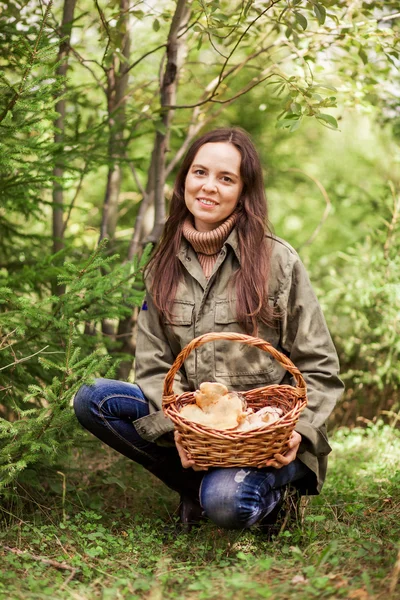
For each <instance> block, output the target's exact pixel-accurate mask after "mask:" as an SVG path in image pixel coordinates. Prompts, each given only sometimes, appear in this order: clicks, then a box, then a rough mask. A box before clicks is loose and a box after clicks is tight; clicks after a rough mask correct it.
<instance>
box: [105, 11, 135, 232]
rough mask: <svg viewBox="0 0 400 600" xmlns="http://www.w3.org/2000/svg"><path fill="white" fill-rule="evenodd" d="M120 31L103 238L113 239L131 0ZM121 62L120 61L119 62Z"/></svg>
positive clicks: (110, 103)
mask: <svg viewBox="0 0 400 600" xmlns="http://www.w3.org/2000/svg"><path fill="white" fill-rule="evenodd" d="M118 28H119V31H120V32H122V44H121V50H122V56H123V59H126V60H121V59H119V57H118V54H117V53H115V54H114V57H113V62H112V65H111V67H110V69H109V71H108V77H107V110H108V122H109V142H108V158H109V170H108V176H107V185H106V191H105V195H104V203H103V215H102V223H101V230H100V240H99V241H101V240H102V239H104V238H105V237H108V238H110V240H112V239H113V238H114V235H115V229H116V226H117V222H118V199H119V192H120V188H121V181H122V170H121V167H120V165H119V160H120V159H121V157H122V156H123V155H124V152H123V148H122V144H123V137H124V126H125V120H126V116H125V103H126V101H125V95H126V88H127V85H128V79H129V75H128V73H127V64H128V59H129V53H130V35H129V0H120V18H119V21H118ZM118 63H119V64H118Z"/></svg>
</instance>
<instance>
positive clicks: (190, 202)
mask: <svg viewBox="0 0 400 600" xmlns="http://www.w3.org/2000/svg"><path fill="white" fill-rule="evenodd" d="M241 160H242V157H241V154H240V152H239V150H238V149H237V148H236V147H235V146H234V145H233V144H230V143H228V142H212V143H207V144H203V146H201V147H200V149H199V150H198V152H197V154H196V156H195V157H194V160H193V163H192V164H191V166H190V168H189V171H188V174H187V176H186V180H185V204H186V206H187V208H188V210H189V211H190V212H191V213H192V215H193V217H194V225H195V227H196V229H197V231H212V230H213V229H215V228H216V227H218V226H219V225H221V223H223V222H224V221H225V220H226V219H227V218H228V217H229V215H231V214H232V213H233V211H234V210H235V208H236V205H237V203H238V201H239V198H240V194H241V193H242V189H243V181H242V177H241V175H240V163H241Z"/></svg>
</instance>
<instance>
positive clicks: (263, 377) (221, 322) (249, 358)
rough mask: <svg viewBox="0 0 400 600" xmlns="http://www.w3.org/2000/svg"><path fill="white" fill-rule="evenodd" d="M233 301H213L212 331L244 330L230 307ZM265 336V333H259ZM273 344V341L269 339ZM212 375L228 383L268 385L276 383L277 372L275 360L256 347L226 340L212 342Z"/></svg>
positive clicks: (240, 331) (239, 331)
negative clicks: (213, 322)
mask: <svg viewBox="0 0 400 600" xmlns="http://www.w3.org/2000/svg"><path fill="white" fill-rule="evenodd" d="M232 306H233V307H234V302H233V303H232V304H231V303H230V302H229V301H228V300H221V301H218V300H217V301H216V304H215V331H216V332H236V333H243V330H242V328H241V327H240V325H239V323H238V322H237V320H236V315H235V314H234V312H233V310H232ZM262 337H264V336H262ZM265 339H267V340H268V341H270V342H271V343H273V340H271V339H268V337H265ZM214 358H215V374H216V376H217V377H220V378H224V379H226V380H227V382H228V383H232V384H245V385H252V384H258V385H268V384H270V383H272V382H275V380H276V378H277V375H278V371H279V369H278V370H277V369H276V368H275V365H274V362H275V361H274V359H273V358H272V357H271V356H270V355H269V354H267V353H266V352H264V351H262V350H259V349H258V348H252V347H251V346H247V345H246V344H241V343H239V342H229V341H225V340H221V341H218V340H217V341H216V342H214Z"/></svg>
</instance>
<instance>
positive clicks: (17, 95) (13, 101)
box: [0, 0, 53, 123]
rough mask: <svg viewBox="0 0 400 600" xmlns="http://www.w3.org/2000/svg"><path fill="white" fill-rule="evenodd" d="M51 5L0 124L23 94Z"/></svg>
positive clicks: (47, 8)
mask: <svg viewBox="0 0 400 600" xmlns="http://www.w3.org/2000/svg"><path fill="white" fill-rule="evenodd" d="M52 4H53V0H49V3H48V5H47V7H46V11H45V14H44V17H43V20H42V22H41V24H40V29H39V33H38V35H37V37H36V41H35V45H34V47H33V50H32V52H31V56H30V59H29V64H28V66H27V67H26V69H25V71H24V73H23V75H22V79H21V82H20V84H19V86H18V90H17V91H16V92H15V93H14V96H13V97H12V98H11V100H10V102H9V103H8V105H7V106H6V108H5V109H4V111H3V112H2V113H1V115H0V123H1V122H2V121H3V120H4V119H5V118H6V116H7V114H8V112H9V111H10V110H12V109H13V108H14V106H15V104H16V103H17V101H18V100H19V98H20V97H21V95H22V94H23V92H24V86H25V82H26V80H27V78H28V75H29V73H30V72H31V71H32V69H33V65H34V64H35V62H36V60H37V54H38V48H39V44H40V41H41V39H42V35H43V29H44V26H45V25H46V22H47V19H48V18H49V15H50V10H51V7H52Z"/></svg>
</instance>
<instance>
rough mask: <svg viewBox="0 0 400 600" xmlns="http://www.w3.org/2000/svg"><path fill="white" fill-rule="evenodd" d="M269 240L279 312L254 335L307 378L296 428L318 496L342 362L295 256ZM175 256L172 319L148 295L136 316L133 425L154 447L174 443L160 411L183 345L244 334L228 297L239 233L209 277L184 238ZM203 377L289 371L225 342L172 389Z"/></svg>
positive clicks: (205, 349)
mask: <svg viewBox="0 0 400 600" xmlns="http://www.w3.org/2000/svg"><path fill="white" fill-rule="evenodd" d="M268 238H269V240H268V241H269V243H270V244H271V245H272V262H271V273H270V279H269V302H270V304H271V305H272V306H274V307H275V308H277V309H279V311H280V314H282V315H283V316H282V317H281V318H280V321H279V325H278V326H277V328H275V329H274V328H271V327H268V326H266V325H264V324H263V323H260V324H259V334H258V335H259V337H261V338H263V339H265V340H267V341H268V342H270V343H271V344H272V345H273V346H274V347H275V348H277V349H278V350H279V351H281V352H283V353H284V354H286V355H287V356H289V357H290V359H291V360H292V361H293V363H294V364H295V365H296V366H297V367H298V368H299V369H300V371H301V373H302V374H303V377H304V379H305V381H306V383H307V396H308V405H307V408H306V409H305V410H304V411H303V412H302V414H301V416H300V420H299V422H298V424H297V426H296V430H297V431H298V432H299V433H300V434H301V435H302V438H303V439H302V442H301V445H300V448H299V453H298V457H299V458H300V459H301V460H302V461H303V462H304V463H305V464H306V465H307V466H308V467H309V468H310V469H311V470H312V471H313V473H315V476H316V477H315V478H314V477H313V481H310V482H308V484H307V489H308V493H318V492H319V491H320V489H321V487H322V484H323V481H324V479H325V474H326V467H327V455H328V454H329V452H330V451H331V448H330V446H329V444H328V441H327V436H326V428H325V422H326V420H327V418H328V417H329V415H330V413H331V412H332V410H333V408H334V406H335V404H336V402H337V400H338V398H339V397H340V395H341V394H342V392H343V384H342V382H341V381H340V379H339V377H338V371H339V362H338V357H337V354H336V351H335V347H334V345H333V343H332V340H331V337H330V334H329V331H328V328H327V326H326V323H325V319H324V316H323V314H322V311H321V308H320V306H319V304H318V300H317V298H316V296H315V293H314V291H313V289H312V287H311V284H310V281H309V278H308V275H307V272H306V270H305V268H304V266H303V264H302V262H301V260H300V258H299V256H298V254H297V253H296V252H295V250H293V248H291V246H290V245H289V244H287V243H286V242H284V241H283V240H281V239H279V238H276V237H273V236H268ZM178 257H179V260H180V261H181V263H182V265H183V267H184V268H183V272H184V276H183V279H182V281H181V282H180V284H179V286H178V290H177V293H176V297H175V302H174V307H173V311H172V314H173V316H172V318H171V319H169V322H167V320H165V319H162V320H161V319H160V318H159V316H158V312H157V310H156V308H155V306H154V304H153V302H152V300H151V296H150V294H147V297H146V302H145V303H144V305H143V308H142V310H141V311H140V314H139V319H138V337H137V351H136V365H135V370H136V378H135V379H136V383H137V384H138V385H139V387H140V388H141V389H142V391H143V393H144V395H145V397H146V398H147V399H148V400H149V406H150V414H149V415H148V416H146V417H142V418H141V419H139V420H138V421H135V423H134V425H135V427H136V430H137V431H138V433H139V434H140V435H141V436H142V437H143V438H145V439H146V440H149V441H154V442H157V443H159V444H165V443H166V442H167V443H170V442H171V441H172V436H171V431H172V430H173V427H174V426H173V423H172V422H171V421H170V419H168V418H167V417H166V416H165V415H164V413H163V412H162V410H161V400H162V391H163V384H164V378H165V375H166V373H167V372H168V371H169V369H170V367H171V365H172V363H173V362H174V360H175V358H176V356H177V355H178V354H179V352H180V351H181V350H182V348H184V346H186V345H187V344H188V343H189V342H190V341H191V340H192V339H193V338H195V337H197V336H199V335H202V334H204V333H208V332H211V331H216V332H218V331H229V332H231V331H235V332H240V333H243V331H242V329H241V327H240V326H239V324H238V323H237V321H236V318H235V314H234V313H235V311H234V310H232V306H233V307H234V306H235V304H234V300H235V299H234V297H233V302H230V300H229V298H228V294H229V292H228V290H229V288H230V284H231V278H232V275H233V273H234V272H235V271H236V270H237V269H238V266H239V263H240V254H239V244H238V238H237V233H236V230H235V229H234V230H233V231H232V232H231V234H230V235H229V237H228V239H227V240H226V242H225V244H224V246H223V248H222V250H221V252H220V254H219V256H218V260H217V262H216V263H215V266H214V270H213V273H212V275H211V277H210V278H209V280H208V281H207V279H206V278H205V276H204V273H203V270H202V268H201V266H200V264H199V262H198V260H197V256H196V253H195V251H194V250H193V248H192V246H191V245H190V244H189V243H188V242H187V241H186V240H185V239H183V240H182V245H181V249H180V252H179V254H178ZM203 381H218V382H219V383H223V384H225V385H226V386H227V387H228V389H229V390H232V391H234V390H236V391H240V390H242V391H244V390H249V389H252V388H256V387H261V386H265V385H270V384H280V383H291V379H290V377H289V374H288V373H287V372H286V371H285V369H284V368H283V367H282V366H281V365H280V364H279V363H277V362H276V361H275V360H274V359H273V358H272V357H271V356H270V355H269V354H267V353H265V352H262V351H261V350H259V349H257V348H251V347H250V346H245V345H243V344H239V343H237V342H229V341H216V342H211V343H208V344H205V345H204V346H201V347H200V348H198V349H196V350H195V351H194V352H192V354H190V355H189V357H188V358H187V360H186V361H185V364H184V366H183V367H182V369H181V370H180V371H179V372H178V374H177V376H176V377H175V383H174V392H175V393H177V394H179V393H182V392H184V391H190V390H192V391H193V390H195V389H197V388H198V387H199V385H200V383H201V382H203ZM172 443H173V441H172ZM304 491H305V490H304Z"/></svg>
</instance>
